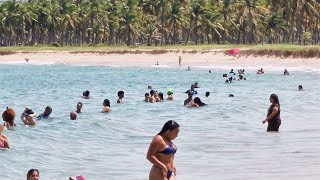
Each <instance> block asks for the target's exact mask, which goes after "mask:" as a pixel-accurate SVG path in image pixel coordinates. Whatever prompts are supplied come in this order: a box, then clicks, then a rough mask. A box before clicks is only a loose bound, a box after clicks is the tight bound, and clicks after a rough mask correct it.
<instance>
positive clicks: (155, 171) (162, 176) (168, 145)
mask: <svg viewBox="0 0 320 180" xmlns="http://www.w3.org/2000/svg"><path fill="white" fill-rule="evenodd" d="M178 134H179V124H178V123H176V122H175V121H173V120H170V121H168V122H166V123H165V124H164V126H163V127H162V130H161V131H160V132H159V133H158V134H157V135H156V136H155V137H154V138H153V139H152V142H151V144H150V146H149V149H148V153H147V159H148V160H149V161H150V162H151V163H152V164H153V166H152V168H151V170H150V174H149V180H175V179H176V177H175V176H176V166H175V163H174V154H175V153H176V151H177V146H175V145H174V144H173V143H172V140H174V139H175V138H176V137H177V136H178Z"/></svg>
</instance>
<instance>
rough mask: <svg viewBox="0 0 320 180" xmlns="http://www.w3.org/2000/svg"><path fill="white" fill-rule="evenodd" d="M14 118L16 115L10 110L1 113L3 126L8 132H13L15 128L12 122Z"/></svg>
mask: <svg viewBox="0 0 320 180" xmlns="http://www.w3.org/2000/svg"><path fill="white" fill-rule="evenodd" d="M15 117H16V113H15V112H14V110H13V109H12V108H8V107H7V109H6V110H5V111H4V112H3V113H2V119H3V121H4V123H3V126H4V127H6V128H7V129H8V130H14V128H15V127H16V123H15V122H14V118H15Z"/></svg>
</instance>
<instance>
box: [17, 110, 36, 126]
mask: <svg viewBox="0 0 320 180" xmlns="http://www.w3.org/2000/svg"><path fill="white" fill-rule="evenodd" d="M20 118H21V120H22V122H23V123H24V124H25V125H30V126H34V125H36V114H35V113H34V112H33V111H32V110H31V109H30V108H28V107H26V108H25V110H24V111H23V113H22V114H21V117H20Z"/></svg>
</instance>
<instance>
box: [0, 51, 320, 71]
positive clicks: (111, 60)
mask: <svg viewBox="0 0 320 180" xmlns="http://www.w3.org/2000/svg"><path fill="white" fill-rule="evenodd" d="M133 52H134V53H128V52H126V53H109V54H104V53H103V52H94V53H92V52H76V51H71V52H69V51H40V52H18V53H15V54H11V55H4V56H0V63H1V64H19V63H25V58H28V59H29V63H30V64H32V63H43V64H46V63H53V64H71V65H93V66H96V65H103V66H124V67H125V66H154V64H156V63H157V61H158V62H159V67H164V66H165V67H173V68H175V67H179V64H178V58H179V56H181V57H182V67H185V68H186V67H188V66H190V67H191V68H193V67H196V68H213V69H214V68H248V69H251V68H252V69H254V68H261V67H263V68H278V69H282V68H290V67H295V68H298V67H299V68H311V69H315V70H317V69H319V68H320V61H319V59H316V58H308V59H301V58H278V57H267V56H248V57H245V56H240V57H239V58H234V57H233V56H229V55H225V54H224V53H223V51H222V50H211V51H197V52H195V51H189V52H188V51H179V50H175V51H172V52H168V53H163V54H152V53H149V52H148V51H147V50H146V51H145V52H140V51H139V53H137V52H136V51H133Z"/></svg>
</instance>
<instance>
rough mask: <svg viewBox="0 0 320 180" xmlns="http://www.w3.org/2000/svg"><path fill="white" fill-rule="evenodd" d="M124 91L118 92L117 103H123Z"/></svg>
mask: <svg viewBox="0 0 320 180" xmlns="http://www.w3.org/2000/svg"><path fill="white" fill-rule="evenodd" d="M123 98H124V91H118V100H117V103H123Z"/></svg>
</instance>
